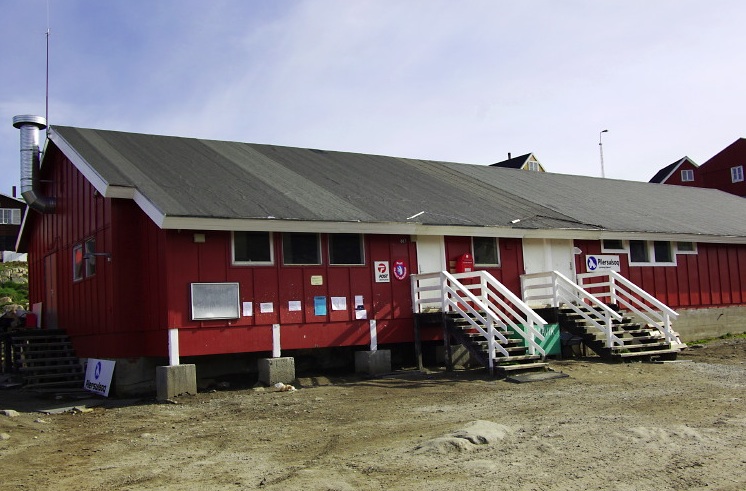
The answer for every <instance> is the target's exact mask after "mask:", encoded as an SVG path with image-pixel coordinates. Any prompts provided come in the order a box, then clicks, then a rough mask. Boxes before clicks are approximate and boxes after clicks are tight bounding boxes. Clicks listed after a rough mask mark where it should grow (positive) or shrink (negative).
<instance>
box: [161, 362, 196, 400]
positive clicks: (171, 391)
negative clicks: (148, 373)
mask: <svg viewBox="0 0 746 491" xmlns="http://www.w3.org/2000/svg"><path fill="white" fill-rule="evenodd" d="M155 386H156V397H157V398H158V400H159V401H164V400H166V399H172V398H174V397H177V396H181V395H187V394H188V395H196V394H197V366H196V365H169V366H164V367H156V368H155Z"/></svg>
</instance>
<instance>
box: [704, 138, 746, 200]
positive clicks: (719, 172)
mask: <svg viewBox="0 0 746 491" xmlns="http://www.w3.org/2000/svg"><path fill="white" fill-rule="evenodd" d="M738 165H743V166H745V167H746V138H739V139H738V140H736V141H735V142H733V143H731V144H730V145H728V146H727V147H725V148H724V149H723V150H721V151H720V152H719V153H718V154H717V155H715V156H714V157H712V158H711V159H710V160H708V161H707V162H705V163H704V164H702V165H701V166H700V167H699V171H698V174H699V176H698V177H700V176H701V180H700V184H699V185H700V186H702V187H707V188H714V189H720V190H721V191H725V192H727V193H731V194H735V195H738V196H744V197H746V181H740V182H733V181H732V179H731V174H730V172H731V171H730V169H731V167H735V166H738Z"/></svg>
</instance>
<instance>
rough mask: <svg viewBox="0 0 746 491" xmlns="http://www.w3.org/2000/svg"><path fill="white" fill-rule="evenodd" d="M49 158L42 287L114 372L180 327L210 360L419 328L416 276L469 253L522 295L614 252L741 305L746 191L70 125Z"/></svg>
mask: <svg viewBox="0 0 746 491" xmlns="http://www.w3.org/2000/svg"><path fill="white" fill-rule="evenodd" d="M24 118H25V119H24ZM24 121H26V123H24ZM28 121H30V122H28ZM17 126H19V127H21V126H24V127H25V128H26V129H27V130H30V131H33V129H34V128H35V127H36V128H38V127H43V122H41V121H39V120H36V119H33V118H31V119H29V117H22V118H20V119H19V120H18V121H17ZM22 131H24V130H22ZM29 141H33V138H31V139H30V140H29ZM31 146H33V145H31ZM24 151H25V152H26V154H25V155H24ZM38 160H39V159H38V156H37V155H36V154H34V152H29V151H28V149H26V150H24V149H22V161H23V162H22V166H30V168H31V169H35V166H36V165H38V164H40V169H39V170H38V172H37V170H33V172H31V170H29V172H28V173H27V175H28V176H31V174H32V173H33V178H30V181H29V182H28V183H26V186H25V187H23V189H24V190H25V194H24V196H26V197H27V200H28V199H29V196H30V197H31V199H30V201H29V207H30V210H29V212H28V213H27V215H26V217H25V221H24V225H23V230H22V232H21V241H20V245H21V247H22V248H24V249H25V250H27V251H28V253H29V271H30V285H31V291H30V296H31V301H32V302H33V303H41V304H42V312H43V314H42V319H41V326H42V328H49V327H60V328H64V329H65V330H66V331H67V332H68V333H69V335H70V336H71V338H72V340H73V343H74V346H75V348H76V350H77V352H78V354H79V356H81V357H93V358H109V359H115V360H117V361H118V365H117V370H118V371H119V372H120V373H119V374H118V376H121V377H122V379H121V380H120V387H124V386H125V385H127V384H128V383H129V382H127V381H125V373H127V372H128V370H129V372H130V373H138V374H149V373H152V369H153V367H154V366H156V365H158V364H164V363H165V362H167V361H168V357H169V354H170V353H169V339H170V340H171V342H172V343H173V341H174V338H173V337H169V333H171V336H173V333H177V334H176V336H177V338H176V339H177V340H178V354H179V356H181V357H194V358H190V359H191V360H196V363H197V365H198V367H199V366H200V364H201V363H203V362H204V365H205V367H207V360H208V359H210V360H211V361H214V360H213V358H209V357H208V355H230V354H234V355H235V354H245V353H258V354H261V355H262V356H268V354H269V353H272V352H274V351H275V350H276V351H279V349H280V348H281V349H282V351H283V353H295V352H298V351H297V350H316V349H320V348H338V347H357V348H356V349H364V348H368V347H370V348H371V349H375V346H374V345H375V344H376V343H377V344H378V345H391V346H393V345H400V344H402V343H405V344H409V343H412V342H413V340H414V329H413V323H414V314H413V310H417V306H416V305H415V306H413V296H412V289H411V276H412V274H414V273H427V272H438V271H453V270H454V269H455V267H456V262H457V260H459V258H463V257H464V254H470V255H471V256H473V258H474V262H475V264H474V269H476V270H478V271H486V272H489V273H490V274H491V275H492V276H493V277H494V278H495V279H496V280H497V281H498V282H501V283H502V284H503V285H505V287H506V288H507V289H508V290H509V291H510V292H512V293H513V294H515V295H516V296H521V294H522V290H521V276H522V275H526V274H529V275H530V274H535V273H541V272H546V271H559V272H561V273H562V274H563V275H564V276H567V277H569V278H571V279H574V278H575V277H576V276H577V275H578V274H581V273H585V272H587V270H588V265H589V264H591V263H590V262H589V261H591V259H590V256H593V257H594V258H596V257H600V258H601V259H604V258H608V257H610V258H616V259H614V260H615V261H617V262H618V271H619V272H620V273H621V274H622V275H624V276H626V277H627V278H629V279H630V280H632V281H633V282H635V283H637V284H638V285H639V286H640V287H642V288H643V289H645V290H647V291H648V292H650V293H651V295H652V296H654V297H655V298H657V299H659V300H660V301H661V302H664V303H666V304H667V305H668V306H669V307H671V308H673V309H678V310H680V312H679V313H682V312H684V313H685V312H686V311H691V312H693V313H694V314H692V315H696V316H697V317H696V319H697V320H696V322H695V324H696V325H697V326H709V327H708V329H709V330H710V331H717V330H718V329H719V328H720V327H723V326H725V324H724V323H721V324H722V326H719V325H718V322H720V321H715V320H713V319H716V318H718V319H719V318H721V317H722V316H720V317H718V313H722V312H720V311H719V310H718V311H715V310H717V309H721V310H722V309H726V310H727V312H728V316H729V318H731V319H735V318H737V316H741V317H740V319H741V320H743V319H744V318H746V317H744V315H746V312H744V311H743V310H742V309H743V304H744V303H746V220H744V219H743V217H744V216H746V213H745V212H746V202H744V201H743V200H740V199H737V198H736V197H734V196H730V195H727V194H725V193H721V192H718V191H713V190H704V189H695V188H692V189H689V188H680V187H673V186H672V187H659V186H653V185H651V184H648V183H637V182H628V181H614V180H610V179H597V178H589V177H580V176H568V175H560V174H551V173H543V172H541V173H539V172H520V171H518V170H513V169H505V168H499V167H493V166H480V165H467V164H455V163H444V162H432V161H423V160H414V159H400V158H394V157H384V156H376V155H362V154H352V153H343V152H329V151H322V150H313V149H300V148H289V147H277V146H269V145H257V144H247V143H236V142H222V141H209V140H199V139H187V138H177V137H166V136H155V135H144V134H134V133H122V132H112V131H103V130H94V129H81V128H72V127H63V126H55V127H52V128H49V129H48V138H47V140H46V144H45V146H44V151H43V155H42V158H41V161H40V162H39V161H38ZM23 175H24V174H23V172H22V176H23ZM22 184H23V183H22ZM594 260H595V259H594ZM713 309H715V310H713ZM704 311H706V312H709V313H707V314H702V313H701V312H704ZM703 316H704V317H703ZM703 319H704V320H703ZM686 326H687V321H686V315H682V316H681V317H680V318H679V324H678V325H677V330H678V331H679V333H680V334H681V336H682V338H684V339H685V340H686V338H687V337H688V336H699V335H700V331H701V329H700V327H697V328H692V329H691V330H689V331H688V330H687V327H686ZM422 335H423V336H424V340H425V341H428V340H437V339H440V337H441V335H442V331H441V330H437V329H435V330H424V331H423V332H422ZM372 337H375V338H376V339H375V340H374V339H372ZM225 358H226V357H223V359H225ZM229 358H230V357H229ZM230 359H231V360H233V361H235V360H236V358H230ZM205 370H207V368H205ZM134 376H135V375H130V377H134ZM128 380H130V379H128ZM131 384H132V386H133V387H134V385H136V384H135V383H134V382H132V383H131Z"/></svg>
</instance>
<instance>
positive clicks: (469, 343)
mask: <svg viewBox="0 0 746 491" xmlns="http://www.w3.org/2000/svg"><path fill="white" fill-rule="evenodd" d="M445 323H446V326H445V327H446V332H448V333H449V334H450V335H451V336H452V337H453V338H454V339H455V340H456V341H457V343H458V344H461V345H462V346H464V347H465V348H466V349H467V350H468V351H469V353H470V354H471V355H472V357H473V358H474V359H476V360H478V361H479V363H480V364H482V365H483V366H484V367H485V368H489V366H490V364H489V354H488V351H489V348H488V342H487V339H485V337H484V336H483V335H482V334H480V333H479V332H478V331H477V330H476V329H474V328H473V327H472V325H471V324H470V323H469V321H468V320H467V319H466V318H464V317H462V316H460V315H459V314H456V313H449V314H446V316H445ZM501 333H502V334H503V336H505V338H506V339H507V342H502V341H500V340H497V343H498V344H500V345H501V346H502V347H503V348H505V350H506V351H507V352H508V356H505V355H504V354H503V353H501V352H497V353H496V356H495V357H494V359H493V366H494V369H495V371H496V372H497V374H499V375H506V374H508V373H523V372H532V371H539V370H541V371H544V370H546V369H547V367H548V365H549V364H548V363H546V362H544V360H543V358H542V357H541V356H540V355H531V354H529V353H528V348H527V347H526V346H524V345H523V340H522V339H516V338H511V333H510V332H509V331H501Z"/></svg>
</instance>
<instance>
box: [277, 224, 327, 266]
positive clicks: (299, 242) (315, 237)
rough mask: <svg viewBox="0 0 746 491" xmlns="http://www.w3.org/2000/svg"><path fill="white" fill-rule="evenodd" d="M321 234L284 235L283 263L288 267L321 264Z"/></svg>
mask: <svg viewBox="0 0 746 491" xmlns="http://www.w3.org/2000/svg"><path fill="white" fill-rule="evenodd" d="M320 249H321V248H320V246H319V234H311V233H301V232H296V233H284V234H282V261H283V264H288V265H296V264H297V265H316V264H321V253H320Z"/></svg>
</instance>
